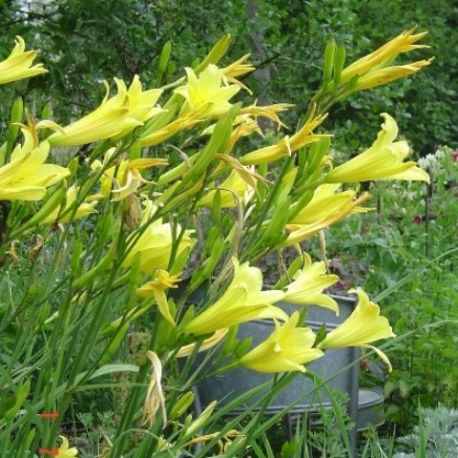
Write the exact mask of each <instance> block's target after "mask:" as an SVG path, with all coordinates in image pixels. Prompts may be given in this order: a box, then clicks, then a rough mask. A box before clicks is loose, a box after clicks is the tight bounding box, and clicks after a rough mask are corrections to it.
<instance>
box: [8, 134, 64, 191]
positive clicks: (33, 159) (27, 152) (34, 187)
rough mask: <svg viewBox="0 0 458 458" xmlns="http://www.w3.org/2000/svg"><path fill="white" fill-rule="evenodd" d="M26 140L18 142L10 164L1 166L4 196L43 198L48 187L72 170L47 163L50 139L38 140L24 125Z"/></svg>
mask: <svg viewBox="0 0 458 458" xmlns="http://www.w3.org/2000/svg"><path fill="white" fill-rule="evenodd" d="M22 133H23V134H24V144H23V145H22V146H21V145H18V146H16V148H15V149H14V151H13V153H12V154H11V160H10V162H9V163H8V164H6V165H4V166H3V167H0V200H41V199H42V198H43V197H44V195H45V193H46V188H49V187H50V186H52V185H54V184H56V183H59V182H60V181H62V180H63V179H64V178H65V177H67V176H68V175H70V170H68V169H67V168H65V167H60V166H58V165H54V164H45V163H44V162H45V161H46V159H47V157H48V154H49V143H47V142H43V143H40V144H37V143H36V141H35V139H34V138H33V135H32V133H31V132H30V131H29V130H28V129H22Z"/></svg>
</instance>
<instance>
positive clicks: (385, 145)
mask: <svg viewBox="0 0 458 458" xmlns="http://www.w3.org/2000/svg"><path fill="white" fill-rule="evenodd" d="M382 116H383V118H384V119H385V122H384V123H383V124H382V130H381V131H380V132H379V134H378V135H377V139H376V140H375V142H374V143H373V144H372V146H371V147H370V148H369V149H367V150H366V151H364V152H363V153H361V154H358V156H356V157H354V158H353V159H350V160H349V161H347V162H345V163H344V164H342V165H339V166H338V167H336V168H334V169H332V170H331V171H330V172H329V173H328V174H327V175H326V176H325V180H326V182H328V183H353V182H358V181H370V180H408V181H413V180H421V181H426V182H427V183H429V181H430V180H429V175H428V174H427V173H426V172H425V171H424V170H422V169H421V168H419V167H417V166H416V163H415V162H413V161H408V162H403V160H404V159H405V158H406V156H407V155H408V154H409V145H408V144H407V142H405V141H398V142H395V141H394V140H395V138H396V137H397V136H398V126H397V124H396V121H395V120H394V119H393V118H392V117H391V116H390V115H389V114H387V113H382Z"/></svg>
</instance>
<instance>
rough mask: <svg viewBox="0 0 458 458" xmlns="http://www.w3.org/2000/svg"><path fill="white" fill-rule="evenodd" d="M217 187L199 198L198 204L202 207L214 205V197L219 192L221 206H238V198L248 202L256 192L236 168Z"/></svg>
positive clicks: (244, 202)
mask: <svg viewBox="0 0 458 458" xmlns="http://www.w3.org/2000/svg"><path fill="white" fill-rule="evenodd" d="M216 188H217V189H212V190H211V191H208V192H207V193H206V194H205V195H204V196H203V197H202V198H201V199H200V200H199V202H198V205H199V206H201V207H211V206H213V199H214V197H215V195H216V193H219V195H220V198H221V208H233V207H236V206H237V202H236V198H238V199H239V201H240V202H241V203H242V204H246V203H247V202H248V201H249V200H250V199H251V197H253V194H254V189H253V188H252V187H251V186H249V185H248V184H247V182H246V181H245V180H244V179H243V178H242V177H241V176H240V175H239V174H238V173H237V172H236V171H235V170H232V172H231V173H230V175H229V176H228V177H227V178H226V179H225V180H224V181H223V182H222V183H221V184H220V185H218V186H216ZM236 196H237V197H236Z"/></svg>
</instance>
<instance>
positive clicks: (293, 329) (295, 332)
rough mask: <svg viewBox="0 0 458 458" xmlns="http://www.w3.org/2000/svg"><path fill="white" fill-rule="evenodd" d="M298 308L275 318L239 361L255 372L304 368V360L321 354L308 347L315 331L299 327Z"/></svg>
mask: <svg viewBox="0 0 458 458" xmlns="http://www.w3.org/2000/svg"><path fill="white" fill-rule="evenodd" d="M298 321H299V312H294V313H293V315H292V316H291V318H290V319H289V320H288V321H287V322H286V323H284V324H283V325H280V324H279V323H278V321H275V331H274V332H273V333H272V334H271V335H270V336H269V337H268V338H267V339H266V340H265V341H264V342H262V343H261V344H259V345H258V346H257V347H255V348H254V349H253V350H251V351H250V352H248V353H247V354H246V355H244V356H242V358H241V359H240V364H241V365H242V366H245V367H248V368H249V369H251V370H254V371H257V372H269V373H272V372H291V371H300V372H305V367H304V364H306V363H309V362H311V361H314V360H315V359H317V358H320V357H321V356H323V352H322V351H321V350H319V349H318V348H312V345H313V343H314V342H315V337H316V336H315V334H314V333H313V331H312V330H311V329H309V328H299V327H297V323H298Z"/></svg>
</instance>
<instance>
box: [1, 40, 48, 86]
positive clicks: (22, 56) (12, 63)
mask: <svg viewBox="0 0 458 458" xmlns="http://www.w3.org/2000/svg"><path fill="white" fill-rule="evenodd" d="M36 57H37V52H36V51H26V50H25V43H24V40H23V39H22V38H21V37H19V36H18V37H16V44H15V46H14V48H13V50H12V51H11V54H10V55H9V56H8V57H7V58H6V59H5V60H3V61H1V62H0V84H6V83H11V82H12V81H17V80H21V79H24V78H30V77H32V76H37V75H42V74H43V73H48V70H46V69H45V68H43V64H36V65H32V63H33V61H34V60H35V58H36Z"/></svg>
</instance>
